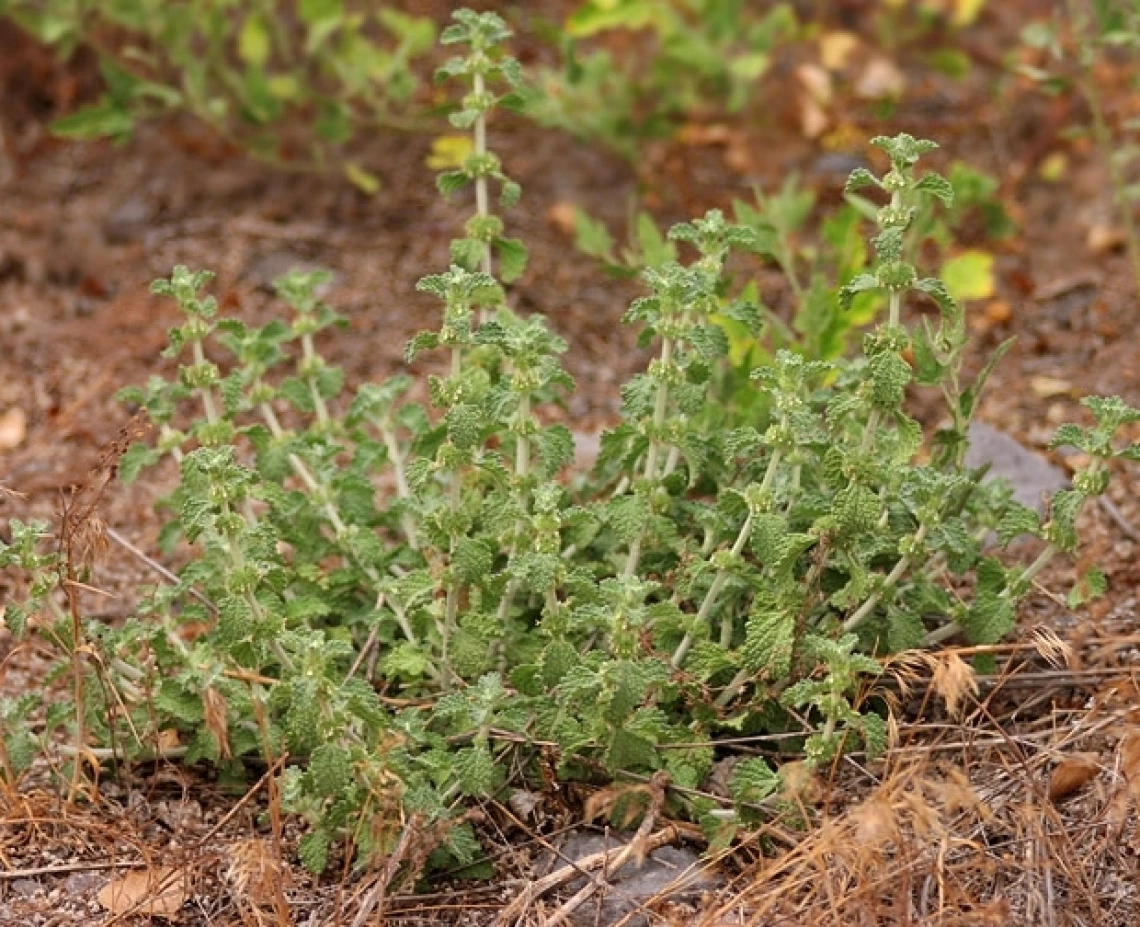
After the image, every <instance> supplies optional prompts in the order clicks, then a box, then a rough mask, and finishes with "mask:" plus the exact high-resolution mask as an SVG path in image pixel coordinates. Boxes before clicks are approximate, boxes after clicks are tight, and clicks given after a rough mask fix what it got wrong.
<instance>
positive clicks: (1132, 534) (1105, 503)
mask: <svg viewBox="0 0 1140 927" xmlns="http://www.w3.org/2000/svg"><path fill="white" fill-rule="evenodd" d="M1097 498H1099V499H1100V507H1101V508H1102V509H1104V510H1105V511H1106V512H1107V513H1108V517H1109V518H1111V519H1112V520H1113V521H1114V522H1116V526H1117V527H1118V528H1119V529H1120V530H1121V531H1123V532H1124V533H1125V534H1126V535H1127V536H1128V537H1129V538H1130V539H1131V540H1133V541H1138V542H1140V531H1138V530H1137V529H1136V528H1135V527H1134V526H1133V524H1132V523H1131V522H1130V521H1129V520H1128V519H1127V518H1125V517H1124V513H1123V512H1121V511H1120V509H1119V508H1117V506H1116V503H1115V502H1113V501H1112V500H1111V499H1110V498H1108V496H1098V497H1097Z"/></svg>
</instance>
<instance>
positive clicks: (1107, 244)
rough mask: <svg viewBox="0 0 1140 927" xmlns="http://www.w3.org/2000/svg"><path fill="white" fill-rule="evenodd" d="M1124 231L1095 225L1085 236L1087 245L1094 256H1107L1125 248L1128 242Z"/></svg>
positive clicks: (1108, 226)
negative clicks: (1111, 252)
mask: <svg viewBox="0 0 1140 927" xmlns="http://www.w3.org/2000/svg"><path fill="white" fill-rule="evenodd" d="M1127 240H1128V239H1127V236H1126V235H1125V234H1124V230H1123V229H1120V228H1117V227H1115V226H1112V225H1093V226H1090V227H1089V231H1088V234H1087V235H1086V236H1085V244H1086V245H1087V246H1088V249H1089V251H1091V252H1092V253H1093V254H1107V253H1108V252H1109V251H1115V250H1117V249H1118V248H1123V247H1124V244H1125V242H1127Z"/></svg>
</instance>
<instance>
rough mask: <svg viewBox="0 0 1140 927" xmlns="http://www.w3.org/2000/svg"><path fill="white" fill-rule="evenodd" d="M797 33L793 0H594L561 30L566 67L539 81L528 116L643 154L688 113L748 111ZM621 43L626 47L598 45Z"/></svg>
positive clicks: (555, 39) (546, 72)
mask: <svg viewBox="0 0 1140 927" xmlns="http://www.w3.org/2000/svg"><path fill="white" fill-rule="evenodd" d="M797 34H798V26H797V22H796V16H795V13H794V11H793V9H792V5H791V4H789V3H776V4H772V5H767V4H763V5H761V4H750V3H747V2H745V0H588V2H586V3H583V4H582V5H581V6H579V7H578V8H577V9H576V10H575V11H574V12H573V13H572V14H571V15H570V16H569V17H568V18H567V20H566V22H565V23H564V24H563V26H562V28H561V29H557V30H552V32H551V35H550V39H551V41H552V43H556V44H557V46H558V47H559V49H560V51H561V59H562V60H561V62H560V63H559V65H558V66H557V67H552V68H545V69H539V70H538V72H537V73H536V74H535V75H534V76H533V78H532V80H531V82H530V87H529V89H528V91H527V93H526V97H525V98H526V110H527V113H528V115H530V116H532V117H533V118H535V119H536V120H537V121H538V122H540V123H542V124H544V125H550V126H557V127H559V128H562V129H566V130H568V131H570V132H573V133H574V134H577V135H580V136H582V137H584V138H589V139H596V140H600V141H603V142H605V143H606V144H607V145H609V146H611V147H613V148H615V149H617V150H618V151H621V152H622V153H623V154H625V155H626V156H627V157H633V156H634V155H635V154H636V153H637V151H638V149H639V145H640V144H641V143H642V142H643V141H644V140H645V139H646V138H652V137H663V136H667V135H669V134H670V133H671V130H672V129H674V128H675V127H676V125H677V123H678V121H679V120H680V119H682V118H683V117H684V116H686V115H688V114H691V113H693V112H706V113H707V112H708V111H709V110H710V109H711V110H724V109H727V110H729V111H736V110H739V109H740V108H741V107H743V106H744V104H745V103H746V102H747V101H748V99H749V96H750V94H752V93H754V91H755V88H756V87H757V85H758V82H759V81H760V79H761V78H762V77H763V76H764V75H765V74H766V73H767V71H768V68H769V66H770V65H771V63H772V60H773V54H774V52H775V50H776V49H777V48H778V47H779V45H780V44H781V43H784V42H788V41H790V40H792V39H793V38H794V37H795V36H796V35H797ZM618 37H621V38H624V40H625V44H626V48H624V49H623V50H619V51H612V50H609V49H607V48H604V47H602V48H599V47H597V40H599V39H611V40H613V39H616V38H618Z"/></svg>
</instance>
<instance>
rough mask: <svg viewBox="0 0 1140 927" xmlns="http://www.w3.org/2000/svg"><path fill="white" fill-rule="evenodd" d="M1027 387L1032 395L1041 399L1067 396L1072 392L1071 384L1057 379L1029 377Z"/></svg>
mask: <svg viewBox="0 0 1140 927" xmlns="http://www.w3.org/2000/svg"><path fill="white" fill-rule="evenodd" d="M1029 386H1030V388H1031V389H1032V390H1033V392H1034V394H1035V395H1037V396H1039V397H1040V398H1042V399H1049V398H1050V397H1052V396H1067V395H1069V394H1070V393H1072V391H1073V384H1072V383H1070V382H1069V381H1068V380H1062V379H1060V378H1058V377H1030V379H1029Z"/></svg>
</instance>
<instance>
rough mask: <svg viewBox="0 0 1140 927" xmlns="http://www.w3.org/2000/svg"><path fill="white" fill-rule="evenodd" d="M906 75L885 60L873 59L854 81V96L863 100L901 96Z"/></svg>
mask: <svg viewBox="0 0 1140 927" xmlns="http://www.w3.org/2000/svg"><path fill="white" fill-rule="evenodd" d="M904 90H906V75H905V74H903V72H902V71H900V70H899V68H898V65H896V64H895V63H894V62H893V61H890V60H888V59H887V58H873V59H871V61H869V62H868V63H867V67H865V68H864V69H863V73H862V74H860V75H859V79H858V80H857V81H855V95H856V96H857V97H859V98H860V99H863V100H885V99H887V98H889V97H899V96H902V93H903V91H904Z"/></svg>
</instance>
